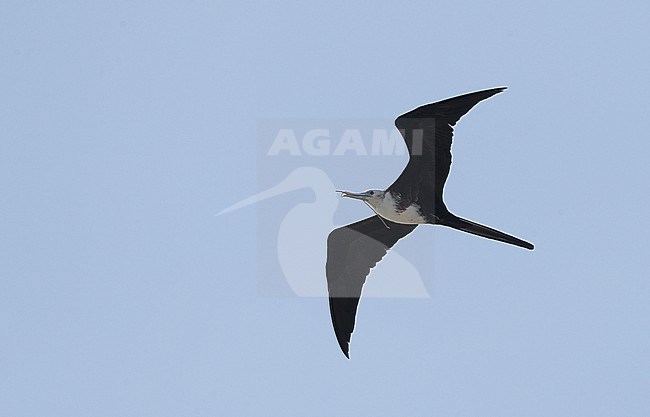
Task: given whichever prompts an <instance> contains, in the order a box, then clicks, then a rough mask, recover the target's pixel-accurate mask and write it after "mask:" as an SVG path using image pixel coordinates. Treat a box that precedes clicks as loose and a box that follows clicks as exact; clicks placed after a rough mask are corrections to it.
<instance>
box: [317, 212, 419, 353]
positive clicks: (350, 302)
mask: <svg viewBox="0 0 650 417" xmlns="http://www.w3.org/2000/svg"><path fill="white" fill-rule="evenodd" d="M384 221H385V222H386V224H387V225H388V226H389V227H390V228H387V227H386V226H385V225H384V223H382V221H381V219H380V218H379V217H377V216H373V217H369V218H367V219H365V220H361V221H359V222H356V223H352V224H349V225H347V226H343V227H339V228H338V229H334V230H333V231H332V232H331V233H330V234H329V237H328V238H327V265H326V268H325V269H326V275H327V287H328V291H329V302H330V314H331V316H332V324H333V325H334V332H335V333H336V339H337V340H338V342H339V346H341V350H342V351H343V353H344V354H345V356H346V357H348V358H349V357H350V356H349V347H350V337H351V335H352V331H353V330H354V320H355V316H356V313H357V306H358V305H359V297H360V296H361V289H362V288H363V284H364V283H365V282H366V277H367V276H368V274H369V273H370V269H371V268H373V267H374V266H375V265H376V264H377V262H379V261H380V260H381V258H383V257H384V255H385V254H386V252H387V251H388V249H390V248H391V247H392V246H393V245H394V244H395V243H396V242H397V241H398V240H400V239H401V238H403V237H404V236H406V235H408V234H409V233H411V232H412V231H413V229H415V228H416V225H409V224H399V223H394V222H391V221H388V220H384Z"/></svg>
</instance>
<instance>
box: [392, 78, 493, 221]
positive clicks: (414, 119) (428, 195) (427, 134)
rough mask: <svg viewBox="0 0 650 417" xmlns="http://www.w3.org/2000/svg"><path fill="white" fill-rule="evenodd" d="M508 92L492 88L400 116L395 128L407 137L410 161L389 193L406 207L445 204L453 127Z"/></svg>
mask: <svg viewBox="0 0 650 417" xmlns="http://www.w3.org/2000/svg"><path fill="white" fill-rule="evenodd" d="M505 89H506V87H500V88H492V89H490V90H483V91H477V92H474V93H469V94H464V95H462V96H457V97H452V98H448V99H446V100H442V101H438V102H436V103H431V104H425V105H424V106H420V107H418V108H416V109H414V110H411V111H409V112H408V113H404V114H403V115H401V116H399V117H398V118H397V119H396V120H395V126H397V128H398V129H399V131H400V133H401V134H402V136H403V137H404V141H405V142H406V146H407V148H408V150H409V156H410V159H409V163H408V165H407V166H406V168H405V169H404V171H403V172H402V174H401V175H400V176H399V178H397V180H396V181H395V182H394V183H393V184H392V185H391V186H390V187H389V188H388V190H389V191H391V193H399V194H400V195H401V197H402V199H403V204H404V205H406V206H408V205H410V204H412V203H417V204H419V205H420V206H423V205H424V206H428V205H429V204H435V203H441V202H442V190H443V188H444V185H445V181H446V180H447V177H448V176H449V167H450V166H451V140H452V136H453V132H454V130H453V126H454V125H455V124H456V122H458V120H459V119H460V118H461V117H462V116H463V115H464V114H466V113H467V112H468V111H469V110H470V109H471V108H472V107H474V106H475V105H476V104H477V103H478V102H480V101H481V100H485V99H486V98H489V97H491V96H493V95H495V94H497V93H500V92H502V91H503V90H505ZM431 208H433V207H431Z"/></svg>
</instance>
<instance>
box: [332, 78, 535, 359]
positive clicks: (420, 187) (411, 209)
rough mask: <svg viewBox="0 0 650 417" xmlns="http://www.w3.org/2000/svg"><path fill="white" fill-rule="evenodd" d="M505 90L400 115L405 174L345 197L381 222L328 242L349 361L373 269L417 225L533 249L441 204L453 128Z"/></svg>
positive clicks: (338, 324) (339, 233)
mask: <svg viewBox="0 0 650 417" xmlns="http://www.w3.org/2000/svg"><path fill="white" fill-rule="evenodd" d="M503 90H505V87H500V88H493V89H490V90H483V91H477V92H474V93H469V94H464V95H461V96H458V97H453V98H449V99H446V100H443V101H439V102H436V103H432V104H427V105H424V106H420V107H418V108H416V109H414V110H411V111H409V112H407V113H405V114H403V115H401V116H399V117H398V118H397V120H395V125H396V126H397V128H398V129H399V131H400V132H401V134H402V136H403V137H404V141H405V142H406V146H407V148H408V150H409V162H408V164H407V166H406V168H405V169H404V171H403V172H402V173H401V175H400V176H399V177H398V178H397V180H395V182H394V183H393V184H392V185H391V186H390V187H388V189H386V190H385V191H382V190H370V191H367V192H365V193H359V194H355V193H349V192H343V196H344V197H351V198H356V199H360V200H363V201H365V202H366V203H367V204H368V205H370V206H371V207H372V208H373V210H374V211H375V212H376V213H377V214H378V215H381V217H382V218H383V219H380V218H379V217H378V216H373V217H370V218H367V219H365V220H362V221H359V222H356V223H353V224H350V225H348V226H343V227H340V228H338V229H335V230H334V231H332V232H331V233H330V235H329V238H328V241H327V266H326V275H327V284H328V289H329V297H330V298H329V302H330V312H331V316H332V323H333V325H334V331H335V333H336V338H337V340H338V342H339V346H340V347H341V350H342V351H343V353H344V354H345V356H346V357H348V358H349V343H350V336H351V334H352V331H353V330H354V323H355V316H356V311H357V306H358V304H359V297H360V296H361V289H362V287H363V284H364V283H365V280H366V277H367V276H368V274H369V273H370V269H372V268H373V267H374V266H375V265H376V264H377V262H379V261H380V260H381V259H382V258H383V256H384V255H385V254H386V252H387V251H388V249H390V248H391V247H392V246H393V245H394V244H395V243H396V242H397V241H398V240H399V239H401V238H403V237H404V236H406V235H407V234H409V233H410V232H411V231H413V230H414V229H415V227H416V226H417V225H418V224H424V223H428V224H441V225H444V226H449V227H453V228H455V229H458V230H462V231H465V232H468V233H472V234H475V235H479V236H482V237H485V238H488V239H493V240H498V241H501V242H504V243H508V244H512V245H516V246H520V247H523V248H526V249H530V250H532V249H533V245H532V244H531V243H528V242H526V241H523V240H521V239H518V238H516V237H514V236H511V235H508V234H506V233H503V232H500V231H498V230H495V229H492V228H490V227H487V226H483V225H481V224H478V223H475V222H472V221H469V220H466V219H463V218H460V217H458V216H456V215H454V214H452V213H451V212H449V210H448V209H447V206H446V205H445V203H444V201H443V189H444V185H445V182H446V180H447V177H448V175H449V169H450V166H451V142H452V137H453V126H454V125H455V124H456V123H457V122H458V120H459V119H460V118H461V117H462V116H463V115H464V114H466V113H467V112H468V111H469V110H470V109H471V108H472V107H474V106H475V105H476V104H477V103H478V102H480V101H481V100H485V99H486V98H489V97H491V96H493V95H495V94H497V93H500V92H502V91H503ZM382 220H383V221H382Z"/></svg>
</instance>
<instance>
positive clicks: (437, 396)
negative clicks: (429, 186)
mask: <svg viewBox="0 0 650 417" xmlns="http://www.w3.org/2000/svg"><path fill="white" fill-rule="evenodd" d="M622 4H624V5H622ZM649 21H650V6H648V4H647V2H640V1H639V2H625V3H621V2H613V1H612V2H597V4H596V3H594V2H586V1H584V2H570V3H568V4H567V2H565V1H551V2H535V3H527V2H516V1H511V2H478V1H477V2H455V3H452V2H446V3H437V2H418V3H410V4H402V3H393V4H389V3H379V4H375V3H370V2H362V3H358V4H349V3H348V2H338V1H337V2H319V3H306V2H283V3H282V4H273V3H271V2H254V3H253V2H231V3H222V2H212V1H188V2H182V3H181V2H177V3H170V2H140V3H137V4H135V3H132V2H126V1H111V2H104V3H99V2H65V1H63V2H28V1H4V2H3V3H2V5H1V6H0V40H1V42H0V54H1V58H0V104H1V106H2V110H1V111H0V126H1V127H2V129H1V135H2V140H1V141H0V187H1V188H0V415H2V416H11V417H22V416H51V417H54V416H61V417H72V416H93V417H94V416H97V417H100V416H134V417H135V416H138V417H142V416H170V417H172V416H173V417H178V416H332V415H337V416H396V415H407V416H423V415H433V416H483V417H485V416H501V417H502V416H556V417H559V416H572V417H575V416H590V417H591V416H630V417H632V416H639V417H641V416H647V415H649V414H650V397H649V396H648V392H649V391H650V376H649V375H650V303H649V302H648V301H649V299H650V298H649V296H650V284H648V282H649V278H648V271H649V270H650V258H649V257H648V254H647V250H648V249H647V248H648V243H650V242H649V241H648V238H647V233H648V231H649V229H650V220H649V216H648V209H647V205H648V203H649V201H648V197H647V194H648V179H649V178H650V170H649V168H648V162H647V158H648V155H650V140H649V138H648V132H649V131H650V118H649V117H648V114H649V113H650V105H649V100H648V97H649V96H650V82H648V74H650V41H649V39H650V30H649V29H648V22H649ZM501 85H507V86H508V87H509V89H508V90H507V91H506V92H505V93H503V94H501V95H498V96H496V97H494V98H492V99H490V100H488V101H487V102H485V103H481V104H480V105H479V107H477V109H476V111H473V112H472V113H471V115H468V117H467V118H466V119H463V120H462V121H461V122H460V124H459V127H458V129H457V137H456V142H455V143H454V148H453V152H454V165H453V167H452V173H451V176H450V179H449V182H448V184H447V189H446V200H447V203H448V206H449V207H450V208H452V209H453V211H455V212H457V214H459V215H462V216H466V217H468V218H470V219H476V220H479V221H482V222H484V223H486V224H489V225H493V226H495V227H498V228H502V229H503V230H505V231H507V232H511V233H513V234H516V235H517V236H521V237H522V238H525V239H526V240H530V241H532V242H534V243H535V244H536V250H535V251H534V252H527V251H524V250H521V249H518V248H513V247H509V246H506V245H502V244H499V243H494V242H489V241H486V240H483V239H479V238H476V237H474V236H469V235H465V234H462V233H459V232H457V231H453V230H445V229H443V228H435V229H434V228H429V229H426V230H424V229H423V230H418V231H417V232H416V233H414V234H413V236H410V237H409V238H408V239H405V240H404V241H403V242H400V244H399V245H400V246H399V248H400V252H401V253H402V254H405V253H408V258H409V260H410V262H411V263H413V265H415V266H416V267H417V268H418V269H419V270H420V271H421V272H422V273H423V275H426V276H425V277H424V279H425V281H426V282H427V288H428V289H429V290H430V291H431V293H432V294H431V295H432V297H431V298H427V299H421V300H413V299H390V298H389V299H373V300H364V301H363V302H362V306H361V309H360V317H359V320H358V323H357V324H358V331H357V332H355V334H354V337H353V342H352V351H351V353H352V360H351V361H347V360H345V359H344V357H343V356H342V354H341V353H340V351H339V349H338V346H337V345H336V341H335V338H334V335H333V332H332V330H331V324H330V318H329V312H328V310H327V302H326V300H325V299H322V298H299V297H264V296H260V295H259V294H258V290H257V289H258V285H259V280H260V277H263V276H264V274H265V271H264V270H260V268H259V267H258V266H257V265H258V262H256V259H258V258H259V256H260V255H258V253H260V254H262V255H263V256H264V254H267V253H268V251H273V250H274V248H271V247H269V248H268V250H267V248H266V247H264V246H263V245H260V240H259V239H258V235H257V230H258V228H257V226H256V218H257V221H261V222H264V221H265V220H267V219H265V218H264V217H263V216H264V213H265V208H269V207H271V206H272V205H273V204H274V203H271V202H266V203H260V205H258V206H257V209H254V208H247V209H243V210H240V211H238V212H235V213H231V214H230V215H229V217H223V216H219V217H215V216H214V214H215V213H217V212H219V211H220V210H221V209H223V208H224V207H226V206H228V205H230V204H232V203H234V202H236V201H238V200H241V199H243V198H245V197H248V196H250V195H252V194H254V193H255V192H257V191H258V177H257V173H256V172H257V171H256V167H257V163H256V155H257V153H258V151H259V149H260V146H266V145H265V144H264V142H263V141H264V140H265V139H264V138H260V137H258V132H257V124H258V120H260V119H265V118H266V119H269V118H270V119H273V118H328V117H332V118H364V117H367V118H393V117H395V116H397V115H398V114H400V113H401V112H404V111H406V110H409V109H411V108H413V107H415V106H417V105H420V104H423V103H426V102H431V101H435V100H438V99H442V98H446V97H449V96H453V95H456V94H460V93H465V92H469V91H473V90H478V89H483V88H489V87H495V86H501ZM350 161H354V159H346V160H345V164H349V162H350ZM381 161H382V160H381V159H380V160H372V159H364V160H363V161H361V162H359V164H360V165H359V167H358V169H357V170H356V171H355V172H356V173H355V176H354V177H353V178H349V182H347V183H346V184H341V185H340V186H342V187H343V186H345V187H347V188H350V189H353V190H357V191H358V190H363V189H366V188H371V187H381V186H386V185H388V184H389V183H390V181H391V180H392V179H394V178H395V176H396V175H397V173H399V170H400V169H401V166H403V163H405V160H402V161H400V160H399V159H395V160H393V162H392V163H394V165H393V166H391V167H390V170H388V169H387V168H386V166H385V165H382V164H380V163H378V162H381ZM339 168H340V167H339ZM326 169H327V167H326ZM330 169H331V170H332V171H334V170H336V169H338V168H337V166H336V163H332V165H331V166H330ZM346 169H350V168H349V167H347V168H346ZM337 185H339V184H337ZM305 196H307V194H305ZM307 198H308V197H307ZM280 201H282V200H280ZM264 204H266V205H264ZM276 204H280V203H278V202H276ZM367 214H368V213H367V210H366V209H364V207H363V206H354V208H352V206H350V205H346V207H345V209H344V211H341V212H339V213H337V218H336V220H337V222H338V223H344V222H351V221H353V220H357V219H360V218H361V217H362V216H364V215H367ZM268 221H269V222H270V220H268ZM433 236H435V250H433V248H431V247H430V246H431V245H432V244H433V242H434V237H433ZM323 279H324V277H323ZM434 279H435V284H434V282H433V281H434Z"/></svg>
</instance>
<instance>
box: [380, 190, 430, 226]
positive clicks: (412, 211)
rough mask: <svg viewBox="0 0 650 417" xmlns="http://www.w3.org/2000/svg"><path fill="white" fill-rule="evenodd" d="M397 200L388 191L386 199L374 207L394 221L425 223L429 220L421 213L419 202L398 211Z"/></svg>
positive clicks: (381, 214) (386, 217)
mask: <svg viewBox="0 0 650 417" xmlns="http://www.w3.org/2000/svg"><path fill="white" fill-rule="evenodd" d="M396 203H397V202H396V201H395V199H394V198H393V196H392V195H391V194H390V192H387V193H386V194H384V199H383V200H382V202H381V204H380V205H379V206H377V207H374V209H375V210H376V211H377V213H378V214H379V215H380V216H381V217H383V218H385V219H388V220H390V221H392V222H395V223H403V224H423V223H426V222H427V221H426V220H425V219H424V217H423V216H422V214H420V207H419V206H418V205H417V204H413V205H411V206H409V207H408V208H407V209H406V210H404V211H401V212H399V211H397V204H396Z"/></svg>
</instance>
